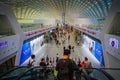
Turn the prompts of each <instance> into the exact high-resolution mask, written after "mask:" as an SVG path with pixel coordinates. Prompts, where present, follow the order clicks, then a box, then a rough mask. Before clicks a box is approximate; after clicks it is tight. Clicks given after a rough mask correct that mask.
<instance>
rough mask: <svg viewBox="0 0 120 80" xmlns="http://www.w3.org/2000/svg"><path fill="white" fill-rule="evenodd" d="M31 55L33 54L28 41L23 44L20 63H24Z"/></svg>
mask: <svg viewBox="0 0 120 80" xmlns="http://www.w3.org/2000/svg"><path fill="white" fill-rule="evenodd" d="M30 56H31V48H30V42H27V43H25V44H24V45H23V46H22V51H21V57H20V65H21V64H23V63H24V62H25V61H26V60H27V59H28V58H29V57H30Z"/></svg>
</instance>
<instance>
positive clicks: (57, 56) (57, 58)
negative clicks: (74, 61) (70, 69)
mask: <svg viewBox="0 0 120 80" xmlns="http://www.w3.org/2000/svg"><path fill="white" fill-rule="evenodd" d="M58 60H59V55H58V53H57V55H56V63H57V62H58Z"/></svg>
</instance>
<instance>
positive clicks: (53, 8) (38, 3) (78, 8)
mask: <svg viewBox="0 0 120 80" xmlns="http://www.w3.org/2000/svg"><path fill="white" fill-rule="evenodd" d="M0 2H1V3H5V4H8V5H10V6H11V7H12V9H13V11H14V13H15V15H16V17H17V18H18V19H49V18H61V16H62V13H65V14H66V16H67V17H70V18H81V17H82V18H104V17H105V16H107V13H108V10H109V9H110V6H111V4H112V2H113V0H0Z"/></svg>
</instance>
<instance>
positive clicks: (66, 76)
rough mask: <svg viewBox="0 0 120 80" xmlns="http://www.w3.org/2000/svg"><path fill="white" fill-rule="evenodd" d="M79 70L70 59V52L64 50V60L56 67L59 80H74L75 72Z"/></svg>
mask: <svg viewBox="0 0 120 80" xmlns="http://www.w3.org/2000/svg"><path fill="white" fill-rule="evenodd" d="M77 69H78V66H77V65H76V64H75V62H74V61H73V60H72V59H70V50H68V49H66V50H64V54H63V58H62V59H60V60H59V61H58V63H57V65H56V70H57V71H58V76H57V78H58V80H74V79H73V78H74V70H77Z"/></svg>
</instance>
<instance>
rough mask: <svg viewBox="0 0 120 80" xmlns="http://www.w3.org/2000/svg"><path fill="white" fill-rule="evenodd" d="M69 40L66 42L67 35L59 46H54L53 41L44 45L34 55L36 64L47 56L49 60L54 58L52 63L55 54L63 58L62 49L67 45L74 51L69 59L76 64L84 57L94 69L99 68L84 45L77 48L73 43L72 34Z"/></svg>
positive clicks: (98, 64)
mask: <svg viewBox="0 0 120 80" xmlns="http://www.w3.org/2000/svg"><path fill="white" fill-rule="evenodd" d="M70 36H71V38H70V41H69V42H68V39H67V37H68V35H67V37H66V42H65V44H61V45H59V46H57V45H56V43H55V41H54V40H53V41H52V42H50V43H48V44H45V45H44V47H43V48H42V49H41V50H39V51H38V52H37V53H36V54H35V55H36V61H37V64H38V65H39V62H40V59H41V58H42V57H44V58H45V57H46V56H47V55H48V57H50V58H51V60H53V58H54V62H55V60H56V54H57V53H58V55H59V57H60V58H62V57H63V47H64V46H65V47H66V48H67V47H68V45H69V44H70V45H72V46H73V45H74V46H75V49H74V52H73V51H71V57H70V58H71V59H73V60H75V61H76V62H77V60H78V58H80V59H81V61H83V60H84V57H88V59H89V60H90V61H91V62H92V63H93V66H94V67H96V68H99V67H100V63H99V62H98V61H97V60H96V58H95V57H94V56H93V55H92V54H91V53H90V52H89V50H87V49H86V48H85V46H84V45H81V46H77V45H76V44H75V42H74V35H73V33H71V34H70ZM58 39H59V41H60V42H61V38H60V37H59V38H58Z"/></svg>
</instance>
